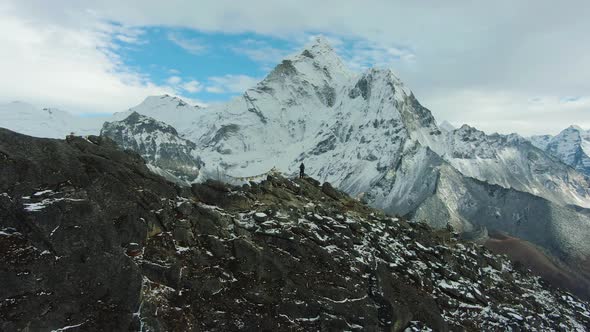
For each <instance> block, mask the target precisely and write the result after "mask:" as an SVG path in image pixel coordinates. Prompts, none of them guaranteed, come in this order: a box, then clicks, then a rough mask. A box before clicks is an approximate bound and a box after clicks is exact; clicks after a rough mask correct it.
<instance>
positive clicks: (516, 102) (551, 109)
mask: <svg viewBox="0 0 590 332" xmlns="http://www.w3.org/2000/svg"><path fill="white" fill-rule="evenodd" d="M424 106H426V107H428V108H429V109H431V110H432V112H433V114H434V115H435V117H436V118H437V119H439V122H442V120H447V121H449V122H451V123H453V124H455V125H457V126H460V125H461V124H464V123H466V124H469V125H471V126H474V127H476V128H478V129H481V130H484V131H486V132H488V133H491V132H500V133H504V134H507V133H512V132H517V133H519V134H521V135H527V136H528V135H534V134H557V133H558V132H559V131H560V130H561V129H564V128H566V127H568V126H569V125H571V124H572V119H576V121H575V123H577V124H578V125H580V126H582V127H583V128H590V117H589V116H588V111H589V110H590V96H586V97H577V98H575V100H572V99H570V98H567V97H566V98H564V97H560V96H544V97H535V98H532V99H531V98H528V97H527V96H526V95H523V94H518V93H516V92H513V91H484V90H463V91H447V93H441V94H437V95H435V96H433V97H432V98H430V100H429V102H428V103H425V105H424Z"/></svg>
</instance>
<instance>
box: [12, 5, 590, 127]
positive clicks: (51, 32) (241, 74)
mask: <svg viewBox="0 0 590 332" xmlns="http://www.w3.org/2000/svg"><path fill="white" fill-rule="evenodd" d="M589 11H590V2H588V1H587V0H572V1H570V2H569V3H568V6H562V5H559V4H556V3H555V2H554V1H551V0H522V1H518V2H515V1H512V0H497V1H488V2H479V1H478V2H473V1H468V0H457V1H451V2H444V3H443V2H440V1H438V0H421V1H404V0H367V1H343V0H322V1H317V0H298V1H276V0H249V1H235V0H211V1H209V0H199V1H192V0H167V1H157V0H125V1H121V0H101V1H96V0H77V1H71V0H52V1H46V0H3V1H1V2H0V45H1V47H2V51H3V52H2V61H0V72H2V75H0V103H7V102H11V101H14V100H20V101H25V102H28V103H30V104H33V105H35V106H37V107H39V108H43V107H55V108H60V109H63V110H66V111H69V112H71V113H75V114H97V113H113V112H119V111H123V110H125V109H127V108H129V107H133V106H135V105H137V104H139V103H141V102H142V101H143V100H144V99H145V98H146V97H147V96H150V95H159V94H164V93H167V94H173V95H177V96H180V97H182V98H185V99H186V100H187V101H188V102H192V103H201V104H210V103H216V102H221V101H225V100H228V99H229V98H231V97H232V96H235V95H238V94H240V93H241V92H243V91H244V90H245V89H246V88H248V87H249V86H252V85H253V84H255V83H256V82H257V81H259V80H260V79H262V78H263V77H264V76H265V75H266V73H268V71H269V70H271V69H272V68H273V66H274V65H275V64H276V63H278V62H279V61H280V60H281V59H282V58H283V57H284V56H286V55H288V54H291V53H293V52H296V51H299V50H301V48H302V47H303V45H304V44H306V43H307V42H308V41H309V39H310V37H312V36H315V35H318V34H321V35H324V36H325V37H327V38H328V39H329V40H330V41H331V42H332V46H333V47H334V48H335V49H336V52H337V53H338V54H339V55H340V56H341V57H342V58H343V60H344V62H345V63H346V64H347V65H348V66H349V67H350V68H351V69H352V70H355V71H361V70H363V69H364V68H367V67H373V66H379V67H388V68H391V69H393V71H394V72H395V73H396V74H397V75H398V76H399V77H400V79H401V80H402V81H403V82H404V83H405V84H406V85H407V86H408V87H409V88H410V89H411V90H412V91H413V92H414V94H415V95H416V96H417V98H418V100H419V101H420V102H421V103H422V104H423V105H424V106H426V107H428V108H429V109H430V110H431V111H432V112H433V114H434V116H435V117H436V118H437V120H439V121H442V120H447V121H449V122H450V123H452V124H453V125H456V126H460V125H461V124H463V123H467V124H470V125H472V126H475V127H478V128H480V129H483V130H485V131H487V132H494V131H498V132H502V133H509V132H519V133H522V134H525V135H526V134H537V133H556V132H558V131H559V130H560V129H562V128H565V127H567V126H569V125H570V124H578V125H581V126H582V127H590V114H589V113H588V112H590V92H589V91H590V80H588V77H590V63H589V62H588V61H589V60H588V59H590V37H589V35H588V33H587V31H590V20H588V19H587V13H588V12H589Z"/></svg>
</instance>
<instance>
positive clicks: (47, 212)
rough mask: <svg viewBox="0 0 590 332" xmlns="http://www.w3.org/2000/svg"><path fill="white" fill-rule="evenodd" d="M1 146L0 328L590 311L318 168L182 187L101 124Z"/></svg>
mask: <svg viewBox="0 0 590 332" xmlns="http://www.w3.org/2000/svg"><path fill="white" fill-rule="evenodd" d="M0 152H1V153H0V156H2V158H1V159H0V170H1V171H2V174H9V175H10V180H7V179H8V178H6V177H2V178H1V179H0V192H1V193H0V204H1V205H2V209H1V210H0V211H1V212H0V213H2V214H1V215H0V216H1V219H0V250H1V255H0V259H1V260H2V269H0V280H2V281H3V282H2V286H1V287H0V296H2V298H3V299H5V301H4V304H3V305H2V306H1V307H0V318H1V319H0V324H1V325H0V327H1V328H2V330H19V329H25V328H29V329H34V330H54V329H60V328H61V329H66V328H75V327H77V328H79V329H83V330H129V329H132V330H139V329H141V330H149V331H170V330H254V329H255V330H273V331H277V330H294V331H308V330H380V329H384V330H392V331H401V330H404V329H406V328H410V329H411V330H419V329H426V328H431V329H434V330H437V331H447V330H449V329H457V328H460V327H463V328H465V329H467V330H507V329H512V330H514V329H521V330H522V329H524V330H535V329H536V330H555V329H558V328H562V329H566V330H576V329H583V328H584V327H585V326H588V324H590V318H589V317H590V312H588V310H589V307H588V304H587V303H584V302H582V301H579V300H577V299H576V298H574V297H573V296H571V295H569V294H567V293H562V292H560V291H557V290H552V289H550V288H547V287H545V286H543V284H542V283H541V282H540V280H539V279H538V278H535V277H532V276H530V275H529V274H527V273H525V272H522V271H519V270H518V269H517V268H515V267H513V266H512V265H511V264H510V263H508V262H507V261H506V260H505V259H504V258H502V257H498V256H494V255H491V254H490V253H489V252H488V251H487V250H485V249H483V248H482V247H480V246H478V245H475V244H462V243H459V242H457V241H456V240H455V239H454V238H453V235H452V234H450V233H449V232H448V231H446V230H440V231H433V230H432V229H431V228H430V227H429V226H427V225H426V224H423V223H408V222H406V221H404V220H400V219H397V218H392V217H389V216H386V215H384V214H383V213H382V212H379V211H377V210H374V209H372V208H369V207H367V206H366V205H363V204H361V203H359V202H358V201H356V200H354V199H351V198H349V197H348V196H347V195H345V194H344V193H342V192H339V191H337V190H335V189H334V188H332V187H331V186H330V185H329V184H324V185H323V186H319V183H318V182H316V181H314V180H313V179H298V180H295V181H293V180H288V179H284V178H281V177H269V178H268V179H267V180H265V181H263V182H261V183H259V184H255V183H253V184H252V185H250V186H244V187H241V188H239V187H230V186H227V185H224V184H222V183H218V182H206V183H204V184H197V185H194V186H193V187H192V188H191V190H190V191H189V190H187V189H184V190H183V189H181V188H178V187H175V186H174V185H173V184H171V183H169V182H166V181H165V180H163V179H162V178H160V177H158V176H155V175H153V174H151V173H150V172H149V171H148V169H147V168H146V166H145V164H144V163H143V161H142V160H141V159H140V158H138V156H137V155H133V154H129V153H126V152H122V151H119V150H116V149H115V145H114V143H112V142H110V141H109V140H107V139H105V138H99V137H89V139H88V140H85V139H82V138H70V139H69V140H68V141H67V142H64V141H57V140H45V139H34V138H31V137H26V136H23V135H19V134H15V133H12V132H9V131H6V130H0ZM15 180H16V181H15ZM515 294H516V295H517V296H515Z"/></svg>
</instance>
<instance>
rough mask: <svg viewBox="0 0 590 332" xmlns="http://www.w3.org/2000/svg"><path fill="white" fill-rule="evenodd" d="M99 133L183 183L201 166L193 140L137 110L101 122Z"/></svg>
mask: <svg viewBox="0 0 590 332" xmlns="http://www.w3.org/2000/svg"><path fill="white" fill-rule="evenodd" d="M100 134H101V136H107V137H109V138H111V139H112V140H114V141H115V142H117V144H118V145H119V146H120V147H122V148H124V149H129V150H133V151H135V152H137V153H139V154H140V155H141V156H142V157H143V158H144V159H145V160H146V161H147V162H148V163H149V164H150V165H151V166H153V167H155V168H152V171H155V172H156V173H159V174H161V175H164V176H165V177H167V178H169V179H180V180H182V182H184V183H185V184H187V183H191V182H193V181H195V180H196V179H197V178H198V176H199V169H200V168H202V167H203V166H204V164H203V162H202V161H201V159H200V158H199V156H198V154H197V151H196V150H195V149H196V147H197V146H196V144H195V143H193V142H191V141H188V140H186V139H183V138H181V137H179V136H178V133H177V132H176V129H174V128H173V127H172V126H170V125H167V124H165V123H163V122H160V121H156V120H154V119H153V118H150V117H147V116H144V115H140V114H139V113H137V112H133V113H131V114H130V115H129V116H128V117H127V118H125V119H124V120H122V121H114V122H105V123H104V125H103V127H102V130H101V132H100Z"/></svg>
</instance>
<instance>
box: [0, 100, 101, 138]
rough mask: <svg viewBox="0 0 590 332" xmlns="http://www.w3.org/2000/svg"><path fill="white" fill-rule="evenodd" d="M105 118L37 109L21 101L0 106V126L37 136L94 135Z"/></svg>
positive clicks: (50, 109) (51, 109) (49, 109)
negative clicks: (72, 133)
mask: <svg viewBox="0 0 590 332" xmlns="http://www.w3.org/2000/svg"><path fill="white" fill-rule="evenodd" d="M105 119H106V117H94V118H82V117H78V116H74V115H72V114H70V113H68V112H65V111H61V110H58V109H54V108H43V109H41V108H36V107H35V106H33V105H30V104H27V103H23V102H18V101H17V102H12V103H9V104H3V105H0V127H4V128H8V129H10V130H13V131H16V132H19V133H22V134H27V135H30V136H36V137H47V138H65V136H66V135H69V134H70V133H71V132H74V133H75V134H77V135H90V134H97V133H98V132H99V131H100V127H101V125H102V123H103V122H104V121H105Z"/></svg>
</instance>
